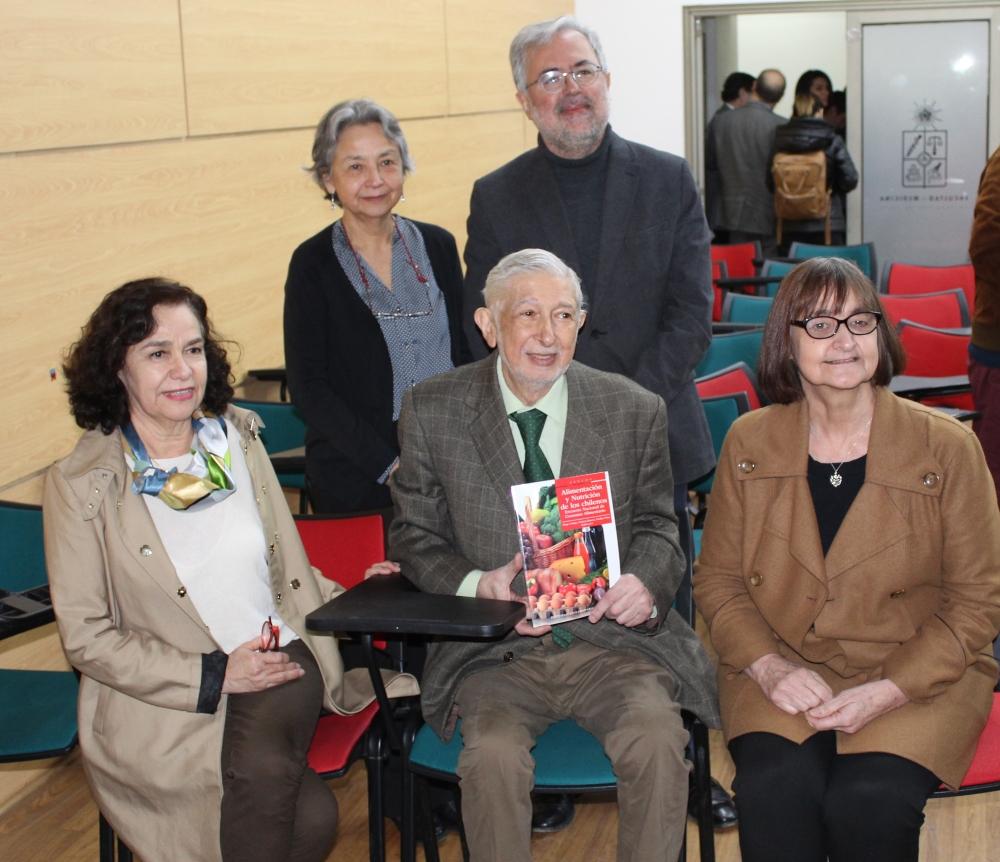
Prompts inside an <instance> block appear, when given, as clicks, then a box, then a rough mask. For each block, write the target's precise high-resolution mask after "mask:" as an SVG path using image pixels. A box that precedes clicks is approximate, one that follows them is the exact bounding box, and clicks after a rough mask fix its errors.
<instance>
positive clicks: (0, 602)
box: [0, 584, 55, 640]
mask: <svg viewBox="0 0 1000 862" xmlns="http://www.w3.org/2000/svg"><path fill="white" fill-rule="evenodd" d="M54 619H55V613H54V612H53V610H52V597H51V596H50V595H49V587H48V584H42V585H41V586H37V587H32V588H31V589H30V590H22V591H21V592H16V593H14V592H7V591H6V590H0V640H2V639H3V638H9V637H12V636H13V635H16V634H20V633H21V632H26V631H29V630H30V629H34V628H38V627H39V626H44V625H47V624H48V623H50V622H52V621H53V620H54Z"/></svg>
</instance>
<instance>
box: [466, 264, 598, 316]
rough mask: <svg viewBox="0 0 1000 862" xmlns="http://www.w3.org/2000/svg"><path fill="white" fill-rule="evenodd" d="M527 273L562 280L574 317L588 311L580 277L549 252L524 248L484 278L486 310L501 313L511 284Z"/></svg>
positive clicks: (495, 267)
mask: <svg viewBox="0 0 1000 862" xmlns="http://www.w3.org/2000/svg"><path fill="white" fill-rule="evenodd" d="M526 273H542V274H544V275H551V276H554V277H556V278H561V279H563V280H565V281H566V283H567V284H568V285H570V287H572V288H573V293H574V294H575V296H576V309H577V313H578V314H579V312H581V311H586V310H587V304H586V302H585V301H584V298H583V289H582V288H581V287H580V277H579V276H578V275H577V274H576V273H575V272H573V269H572V268H571V267H569V266H567V265H566V264H565V263H563V261H562V260H561V259H560V258H558V257H557V256H556V255H554V254H552V252H550V251H545V250H544V249H540V248H524V249H521V250H520V251H515V252H512V253H511V254H508V255H507V256H506V257H503V258H501V259H500V262H499V263H498V264H497V265H496V266H494V267H493V269H491V270H490V272H489V275H487V276H486V284H485V285H484V286H483V301H484V302H485V303H486V307H487V308H488V309H490V311H494V310H499V309H501V308H502V307H503V303H504V299H505V298H506V292H507V286H508V284H509V283H510V281H511V280H512V279H514V278H517V277H518V276H520V275H525V274H526Z"/></svg>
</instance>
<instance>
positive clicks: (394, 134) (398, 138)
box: [306, 99, 413, 204]
mask: <svg viewBox="0 0 1000 862" xmlns="http://www.w3.org/2000/svg"><path fill="white" fill-rule="evenodd" d="M368 123H378V124H379V125H380V126H381V127H382V133H383V134H384V135H385V136H386V137H387V138H388V139H389V140H390V141H392V143H393V144H395V145H396V147H397V148H398V149H399V155H400V158H401V159H402V163H403V174H404V176H405V175H406V174H408V173H410V171H412V170H413V161H412V160H411V159H410V148H409V147H408V146H407V145H406V138H405V137H404V136H403V130H402V129H401V128H400V127H399V120H397V119H396V118H395V116H393V114H392V112H391V111H389V110H387V109H386V108H383V107H382V106H381V105H379V104H378V103H377V102H373V101H372V100H371V99H348V100H347V101H344V102H338V103H337V104H336V105H334V106H333V107H332V108H330V110H329V111H327V112H326V113H325V114H323V119H321V120H320V121H319V124H318V125H317V126H316V134H315V136H314V137H313V146H312V160H313V163H312V164H311V165H310V166H309V167H308V168H306V170H307V171H309V173H311V174H312V178H313V179H314V180H315V181H316V185H318V186H319V187H320V188H321V189H322V190H323V193H324V194H325V195H326V197H327V198H328V199H332V200H333V202H334V203H336V204H339V203H340V201H339V200H337V196H336V195H332V194H330V193H329V192H328V191H327V189H326V186H325V185H324V184H323V180H324V178H325V177H326V176H327V175H328V174H329V173H330V168H331V166H332V165H333V154H334V152H335V151H336V149H337V141H338V140H339V139H340V136H341V134H342V133H343V132H344V130H345V129H349V128H350V127H351V126H365V125H367V124H368Z"/></svg>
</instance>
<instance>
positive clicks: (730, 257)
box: [710, 242, 763, 278]
mask: <svg viewBox="0 0 1000 862" xmlns="http://www.w3.org/2000/svg"><path fill="white" fill-rule="evenodd" d="M710 248H711V250H712V260H721V261H725V263H726V267H727V268H728V270H729V278H746V277H748V276H754V275H756V274H757V267H756V266H755V265H754V261H755V260H760V259H761V257H762V256H763V255H762V253H761V250H760V243H759V242H740V243H734V244H732V245H713V246H710Z"/></svg>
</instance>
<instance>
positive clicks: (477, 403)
mask: <svg viewBox="0 0 1000 862" xmlns="http://www.w3.org/2000/svg"><path fill="white" fill-rule="evenodd" d="M485 295H486V303H487V307H485V308H482V307H481V308H478V309H477V310H476V314H475V319H476V322H477V324H478V325H479V327H480V329H481V330H482V333H483V335H484V337H485V338H486V341H487V343H488V344H489V345H490V346H491V347H496V348H497V350H496V353H494V354H493V355H491V356H490V357H488V358H486V359H483V360H480V361H479V362H475V363H473V364H471V365H466V366H463V367H462V368H459V369H456V370H454V371H450V372H447V373H445V374H441V375H438V376H437V377H434V378H431V379H430V380H426V381H424V382H423V383H420V384H418V385H417V386H416V387H414V388H413V389H411V390H410V391H409V392H408V393H407V395H406V398H405V400H404V402H403V409H402V413H401V415H400V425H399V438H400V445H401V453H400V462H399V469H398V470H397V471H396V473H395V475H394V477H393V483H392V492H393V499H394V502H395V503H396V507H397V516H396V518H395V520H394V521H393V525H392V529H391V533H390V553H391V555H392V556H393V557H394V558H395V559H397V560H399V562H400V564H401V566H402V569H403V571H404V572H405V573H406V575H407V577H408V578H410V579H411V580H412V581H413V582H414V583H416V584H417V586H419V587H420V589H422V590H425V591H428V592H438V593H449V594H459V595H476V596H479V597H482V598H503V599H510V598H516V597H520V598H522V599H523V598H524V597H525V594H526V584H525V576H524V572H523V571H522V559H521V554H520V539H519V533H518V526H517V518H516V516H515V513H514V510H513V505H512V501H511V494H510V489H511V486H512V485H516V484H521V483H522V482H524V481H526V480H528V481H534V480H540V479H543V478H558V477H560V476H562V477H567V476H574V475H579V474H585V473H594V472H602V471H607V473H608V475H609V480H610V486H611V494H612V498H613V503H614V512H615V521H616V526H617V538H618V547H619V554H620V559H621V571H622V575H621V577H620V578H619V579H618V581H617V582H616V583H615V584H614V585H611V586H610V588H609V589H608V591H607V593H606V594H605V595H604V596H603V597H602V598H600V600H599V601H597V602H596V604H594V605H593V607H592V609H591V611H590V614H589V617H588V618H581V619H578V620H574V621H572V622H567V623H562V624H560V625H558V626H556V627H555V629H554V630H550V628H549V627H548V626H542V627H539V628H532V626H531V624H530V623H529V622H528V621H527V619H526V620H524V621H523V622H521V623H519V624H518V626H517V629H516V630H515V631H512V632H511V633H509V634H508V635H507V636H506V637H505V638H503V639H501V640H494V641H474V642H473V641H470V642H461V641H442V642H438V643H434V644H432V645H431V647H430V649H429V651H428V657H427V664H426V667H425V670H424V675H423V679H422V682H421V701H422V707H423V712H424V717H425V719H426V720H427V722H428V723H429V724H430V725H431V726H432V727H433V728H434V730H435V731H436V732H437V733H438V734H439V735H441V736H443V737H445V738H448V737H450V736H451V734H452V733H453V732H454V728H455V722H456V719H458V718H461V720H462V730H461V733H462V737H463V749H462V754H461V756H460V758H459V762H458V774H459V777H460V779H461V782H462V815H463V821H464V823H465V829H466V834H467V836H468V840H469V846H470V849H471V852H472V858H473V859H476V860H477V862H488V860H497V862H530V859H531V849H530V836H531V802H530V791H531V785H532V777H533V762H532V758H531V754H530V750H531V748H532V746H533V745H534V741H535V739H536V738H537V737H538V736H539V735H540V734H541V733H542V732H543V731H544V730H545V728H546V727H547V726H548V725H549V724H551V723H553V722H555V721H558V720H560V719H563V718H573V719H574V720H576V721H577V722H578V723H579V724H580V725H581V726H583V727H584V728H585V729H587V730H588V731H590V732H591V733H593V734H594V736H596V737H597V738H598V739H599V740H600V742H601V744H602V745H603V747H604V750H605V752H606V754H607V755H608V757H609V759H610V760H611V762H612V765H613V766H614V770H615V775H616V777H617V779H618V807H619V837H618V859H619V860H620V862H645V860H650V862H651V860H654V859H656V860H659V859H673V858H676V856H677V854H678V851H679V848H680V843H681V840H682V837H683V833H684V821H685V809H686V803H687V796H688V788H687V781H688V778H687V765H686V763H685V759H684V758H685V754H684V749H685V745H686V742H687V733H686V732H685V730H684V726H683V723H682V721H681V717H680V709H681V708H682V707H683V708H685V709H689V710H691V711H692V712H694V713H695V714H697V715H698V716H700V717H701V718H702V720H704V721H705V722H707V723H709V724H715V722H716V717H717V706H716V700H715V687H714V672H713V669H712V664H711V661H710V660H709V659H708V657H707V655H706V654H705V651H704V649H703V648H702V646H701V642H700V641H699V640H698V637H697V635H695V633H694V632H693V631H692V630H691V628H690V626H688V624H687V623H686V622H685V621H684V620H683V619H681V618H680V615H679V614H678V613H677V612H676V611H674V610H673V609H672V608H671V603H672V601H673V598H674V593H675V591H676V589H677V585H678V584H679V583H680V581H681V577H682V575H683V570H684V558H683V554H682V553H681V549H680V546H679V543H678V536H677V520H676V516H675V515H674V512H673V506H672V504H671V487H672V480H671V476H670V465H669V463H667V458H666V436H667V435H666V422H667V411H666V409H665V407H664V404H663V400H662V399H661V398H659V397H658V396H656V395H654V394H652V393H651V392H649V391H647V390H645V389H643V388H642V387H641V386H638V385H636V384H635V383H633V382H632V381H630V380H627V379H625V378H624V377H622V376H621V375H617V374H607V373H605V372H601V371H595V370H594V369H591V368H588V367H586V366H584V365H581V364H580V363H577V362H573V361H572V357H573V351H574V349H575V347H576V339H577V332H578V331H579V329H580V327H581V326H583V323H584V320H585V318H586V312H585V311H584V309H583V304H582V303H583V297H582V293H581V291H580V285H579V280H578V279H577V277H576V274H575V273H574V272H573V271H572V270H571V269H569V267H567V266H566V265H565V264H564V263H563V262H562V261H561V260H559V259H558V258H557V257H555V256H554V255H552V254H550V253H549V252H546V251H542V250H539V249H526V250H523V251H520V252H515V253H514V254H511V255H508V256H506V257H504V258H503V259H502V260H501V261H500V263H498V264H497V265H496V267H494V268H493V269H492V270H491V272H490V273H489V275H488V277H487V280H486V287H485ZM532 427H533V428H534V431H532V430H531V428H532Z"/></svg>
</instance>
